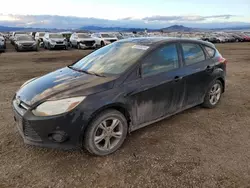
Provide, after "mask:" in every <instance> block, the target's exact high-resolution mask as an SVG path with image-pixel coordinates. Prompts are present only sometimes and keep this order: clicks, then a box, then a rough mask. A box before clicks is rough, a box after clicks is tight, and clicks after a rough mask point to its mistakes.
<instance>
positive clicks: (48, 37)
mask: <svg viewBox="0 0 250 188" xmlns="http://www.w3.org/2000/svg"><path fill="white" fill-rule="evenodd" d="M43 43H44V48H45V49H49V50H51V49H56V48H57V49H59V48H60V49H65V50H67V49H68V43H67V40H66V38H64V37H63V35H62V34H61V33H45V35H44V37H43Z"/></svg>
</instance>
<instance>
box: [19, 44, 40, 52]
mask: <svg viewBox="0 0 250 188" xmlns="http://www.w3.org/2000/svg"><path fill="white" fill-rule="evenodd" d="M18 49H19V50H31V51H32V50H37V46H36V45H32V46H22V45H19V46H18Z"/></svg>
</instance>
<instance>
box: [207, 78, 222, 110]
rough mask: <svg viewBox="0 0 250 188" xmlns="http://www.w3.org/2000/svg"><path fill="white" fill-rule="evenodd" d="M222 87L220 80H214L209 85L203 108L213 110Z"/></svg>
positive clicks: (218, 99) (218, 100)
mask: <svg viewBox="0 0 250 188" xmlns="http://www.w3.org/2000/svg"><path fill="white" fill-rule="evenodd" d="M222 91H223V87H222V83H221V81H220V80H216V81H215V82H213V83H212V84H211V87H210V88H209V89H208V91H207V93H206V96H205V99H204V103H203V106H204V107H206V108H214V107H216V105H217V104H218V103H219V102H220V99H221V95H222Z"/></svg>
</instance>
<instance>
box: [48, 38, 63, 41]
mask: <svg viewBox="0 0 250 188" xmlns="http://www.w3.org/2000/svg"><path fill="white" fill-rule="evenodd" d="M50 40H54V41H56V42H63V41H64V39H63V38H50Z"/></svg>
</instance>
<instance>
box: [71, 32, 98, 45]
mask: <svg viewBox="0 0 250 188" xmlns="http://www.w3.org/2000/svg"><path fill="white" fill-rule="evenodd" d="M69 40H70V44H71V47H73V48H78V49H87V48H96V47H97V45H96V39H95V38H92V37H91V36H89V35H88V34H87V33H73V34H72V35H71V37H70V39H69Z"/></svg>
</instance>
